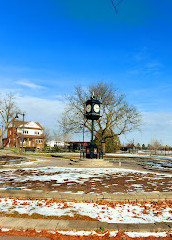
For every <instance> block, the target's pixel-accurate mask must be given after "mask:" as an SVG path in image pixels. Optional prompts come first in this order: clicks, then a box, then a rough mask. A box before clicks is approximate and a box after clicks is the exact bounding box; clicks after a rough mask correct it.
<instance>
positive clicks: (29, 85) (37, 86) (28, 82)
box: [16, 80, 46, 89]
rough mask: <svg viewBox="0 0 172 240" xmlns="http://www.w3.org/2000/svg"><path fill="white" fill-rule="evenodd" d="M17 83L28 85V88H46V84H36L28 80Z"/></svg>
mask: <svg viewBox="0 0 172 240" xmlns="http://www.w3.org/2000/svg"><path fill="white" fill-rule="evenodd" d="M16 83H17V84H19V85H22V86H25V87H28V88H32V89H44V88H46V87H44V86H41V85H39V84H35V83H33V82H30V81H27V80H21V81H17V82H16Z"/></svg>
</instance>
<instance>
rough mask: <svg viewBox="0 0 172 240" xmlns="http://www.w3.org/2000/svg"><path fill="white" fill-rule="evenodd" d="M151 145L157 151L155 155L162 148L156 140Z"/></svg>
mask: <svg viewBox="0 0 172 240" xmlns="http://www.w3.org/2000/svg"><path fill="white" fill-rule="evenodd" d="M151 145H152V147H153V149H154V151H155V154H156V153H157V150H160V148H161V143H160V142H158V140H156V139H155V140H153V141H152V143H151Z"/></svg>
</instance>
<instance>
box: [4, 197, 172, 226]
mask: <svg viewBox="0 0 172 240" xmlns="http://www.w3.org/2000/svg"><path fill="white" fill-rule="evenodd" d="M1 212H2V213H6V214H13V213H14V214H15V212H17V213H19V214H28V215H32V214H34V213H37V214H40V215H42V216H56V217H61V216H69V217H75V216H76V215H82V216H88V217H90V218H92V219H96V220H99V221H100V222H107V223H154V222H165V221H168V222H172V202H170V201H167V202H161V203H158V205H157V204H154V203H152V202H147V203H115V204H112V203H109V204H108V203H104V204H102V203H92V202H89V203H88V202H87V203H86V202H72V201H71V202H64V201H49V200H19V199H13V198H0V213H1Z"/></svg>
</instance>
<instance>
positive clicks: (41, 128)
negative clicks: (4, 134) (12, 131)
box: [14, 120, 44, 130]
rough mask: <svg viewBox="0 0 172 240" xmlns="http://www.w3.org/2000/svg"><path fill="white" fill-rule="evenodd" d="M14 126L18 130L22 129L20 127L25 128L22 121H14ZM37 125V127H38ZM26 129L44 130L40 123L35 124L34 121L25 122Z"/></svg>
mask: <svg viewBox="0 0 172 240" xmlns="http://www.w3.org/2000/svg"><path fill="white" fill-rule="evenodd" d="M14 125H15V127H16V128H20V127H21V128H22V127H23V121H21V120H14ZM26 125H28V126H26ZM34 125H35V126H34ZM36 125H37V127H36ZM24 128H28V129H37V130H38V129H39V130H44V128H43V127H42V126H41V124H40V123H38V122H33V121H30V122H26V121H24Z"/></svg>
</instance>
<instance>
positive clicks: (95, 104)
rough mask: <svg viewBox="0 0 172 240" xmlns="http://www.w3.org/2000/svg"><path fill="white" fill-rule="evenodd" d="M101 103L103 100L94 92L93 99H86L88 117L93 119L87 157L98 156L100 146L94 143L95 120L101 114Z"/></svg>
mask: <svg viewBox="0 0 172 240" xmlns="http://www.w3.org/2000/svg"><path fill="white" fill-rule="evenodd" d="M100 104H101V102H100V101H99V100H97V99H96V98H95V97H94V93H93V95H92V97H91V99H89V100H87V101H86V113H85V116H86V119H88V120H92V131H91V142H90V145H89V146H88V147H87V148H86V158H97V152H98V148H97V146H96V145H95V144H94V140H93V138H94V120H98V119H99V118H100V117H101V116H100Z"/></svg>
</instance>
